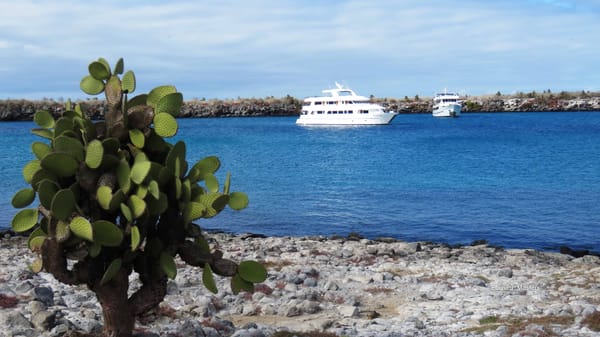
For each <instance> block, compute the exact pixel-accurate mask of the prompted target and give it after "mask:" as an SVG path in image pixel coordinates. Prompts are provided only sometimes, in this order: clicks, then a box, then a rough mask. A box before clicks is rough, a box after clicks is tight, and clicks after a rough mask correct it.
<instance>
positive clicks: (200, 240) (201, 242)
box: [190, 224, 210, 253]
mask: <svg viewBox="0 0 600 337" xmlns="http://www.w3.org/2000/svg"><path fill="white" fill-rule="evenodd" d="M191 225H195V224H191ZM196 226H197V225H196ZM191 227H192V226H190V228H191ZM198 227H199V226H198ZM194 244H195V245H196V246H198V248H200V251H202V252H204V253H210V246H209V244H208V241H206V239H205V238H204V237H203V236H198V237H196V238H195V239H194Z"/></svg>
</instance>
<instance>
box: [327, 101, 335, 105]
mask: <svg viewBox="0 0 600 337" xmlns="http://www.w3.org/2000/svg"><path fill="white" fill-rule="evenodd" d="M327 104H335V101H328V102H327Z"/></svg>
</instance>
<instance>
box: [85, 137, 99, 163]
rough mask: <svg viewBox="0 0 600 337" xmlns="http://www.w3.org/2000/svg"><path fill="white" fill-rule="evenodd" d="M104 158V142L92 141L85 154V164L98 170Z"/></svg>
mask: <svg viewBox="0 0 600 337" xmlns="http://www.w3.org/2000/svg"><path fill="white" fill-rule="evenodd" d="M103 156H104V147H103V146H102V142H100V141H99V140H97V139H94V140H93V141H91V142H90V143H89V144H88V146H87V148H86V152H85V163H86V164H87V166H88V167H89V168H92V169H96V168H98V167H100V164H102V157H103Z"/></svg>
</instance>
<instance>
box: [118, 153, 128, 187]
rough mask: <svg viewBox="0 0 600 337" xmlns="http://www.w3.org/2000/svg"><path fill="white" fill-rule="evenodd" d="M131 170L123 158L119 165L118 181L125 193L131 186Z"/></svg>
mask: <svg viewBox="0 0 600 337" xmlns="http://www.w3.org/2000/svg"><path fill="white" fill-rule="evenodd" d="M130 175H131V170H130V169H129V164H128V163H127V161H126V160H124V159H121V161H120V162H119V166H118V167H117V182H118V183H119V187H120V188H121V190H122V191H123V193H128V192H129V189H130V188H131V178H130Z"/></svg>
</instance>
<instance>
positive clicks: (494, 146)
mask: <svg viewBox="0 0 600 337" xmlns="http://www.w3.org/2000/svg"><path fill="white" fill-rule="evenodd" d="M294 122H295V118H293V117H268V118H227V119H182V120H179V123H180V130H179V133H178V135H177V136H176V137H174V138H173V139H172V142H175V141H176V140H179V139H183V140H185V141H186V143H187V150H188V161H190V164H193V162H195V161H197V160H199V159H201V158H203V157H205V156H208V155H217V156H219V157H220V158H221V161H222V167H221V170H220V171H219V172H218V174H217V176H218V177H220V178H223V177H224V176H225V174H226V172H227V171H231V174H232V190H239V191H244V192H246V193H247V194H248V195H249V198H250V204H249V207H248V208H247V209H245V210H243V211H240V212H236V211H232V210H226V211H225V212H223V213H222V214H220V215H219V216H217V217H215V218H213V219H208V220H201V221H200V222H199V224H200V225H201V226H202V227H204V228H206V229H215V230H223V231H228V232H234V233H245V232H251V233H259V234H265V235H277V236H287V235H327V236H328V235H333V234H340V235H347V234H348V233H350V232H357V233H360V234H362V235H364V236H366V237H369V238H376V237H382V236H386V237H395V238H398V239H402V240H407V241H415V240H419V241H421V240H423V241H436V242H446V243H450V244H468V243H471V242H472V241H474V240H479V239H485V240H487V241H488V242H490V243H491V244H495V245H500V246H504V247H509V248H535V249H541V250H557V249H558V248H559V247H560V246H561V245H568V246H570V247H573V248H577V249H591V250H595V251H600V113H598V112H596V113H594V112H577V113H501V114H497V113H496V114H464V115H463V116H462V117H460V118H457V119H436V118H433V117H431V116H430V115H399V116H397V117H396V119H395V120H394V121H393V122H392V124H390V125H386V126H357V127H301V126H296V125H295V124H294ZM32 127H33V123H29V122H15V123H6V122H5V123H0V144H2V146H1V147H0V166H1V171H0V172H2V181H1V183H0V184H1V185H0V196H1V197H0V227H4V228H8V227H10V221H11V219H12V217H13V216H14V214H15V213H16V210H14V209H13V208H12V207H11V206H10V200H11V198H12V195H13V194H14V192H16V191H17V190H19V189H21V188H23V187H25V186H26V185H25V183H24V182H23V179H22V177H21V169H22V167H23V165H24V164H25V163H26V162H27V161H29V160H31V159H32V158H33V154H32V153H31V152H30V151H29V145H30V143H31V142H32V141H33V140H35V139H37V137H35V136H33V135H31V134H30V129H31V128H32Z"/></svg>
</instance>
